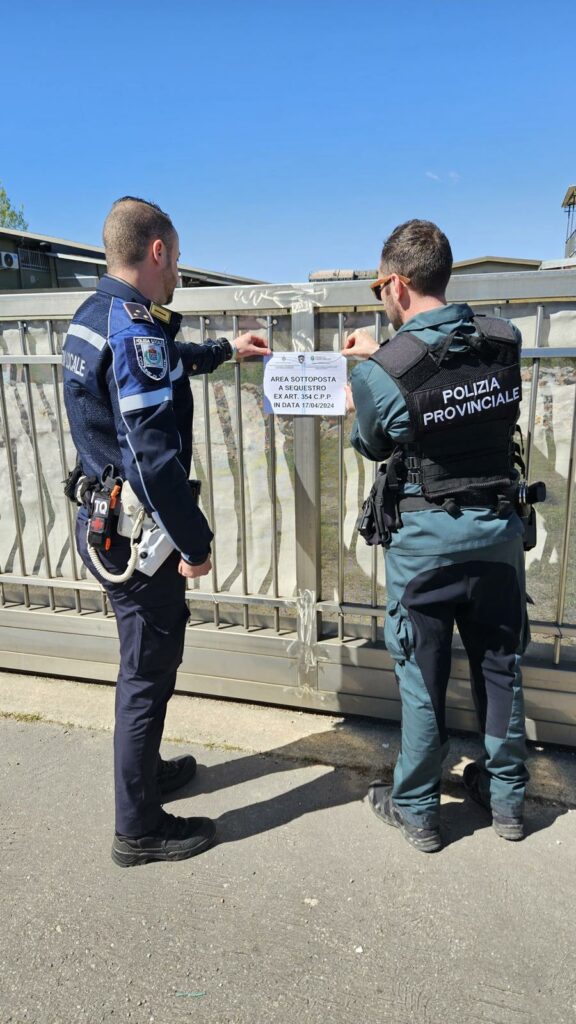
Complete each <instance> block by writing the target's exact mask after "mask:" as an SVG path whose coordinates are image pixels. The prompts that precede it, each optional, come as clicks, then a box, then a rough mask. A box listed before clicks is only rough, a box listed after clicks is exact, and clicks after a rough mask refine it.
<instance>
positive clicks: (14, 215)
mask: <svg viewBox="0 0 576 1024" xmlns="http://www.w3.org/2000/svg"><path fill="white" fill-rule="evenodd" d="M0 226H1V227H4V228H20V230H21V231H27V230H28V221H26V220H25V219H24V209H23V207H22V206H21V207H20V209H19V210H17V209H16V208H15V207H14V206H13V205H12V203H11V202H10V199H9V198H8V195H7V193H6V189H5V188H4V187H3V186H2V184H0Z"/></svg>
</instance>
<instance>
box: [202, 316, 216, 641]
mask: <svg viewBox="0 0 576 1024" xmlns="http://www.w3.org/2000/svg"><path fill="white" fill-rule="evenodd" d="M205 341H206V318H205V317H203V316H201V317H200V343H201V344H202V345H204V343H205ZM202 388H203V397H204V443H205V445H206V476H207V477H208V515H209V518H210V523H211V524H212V525H213V524H214V473H213V469H212V440H211V435H210V392H209V390H208V376H207V374H204V376H203V378H202ZM211 558H212V590H213V592H214V594H217V593H218V561H217V543H216V536H214V540H213V541H212V555H211ZM214 625H215V626H216V629H218V628H219V626H220V606H219V604H218V602H217V601H215V602H214Z"/></svg>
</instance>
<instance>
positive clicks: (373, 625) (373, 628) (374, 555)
mask: <svg viewBox="0 0 576 1024" xmlns="http://www.w3.org/2000/svg"><path fill="white" fill-rule="evenodd" d="M374 336H375V338H376V341H377V342H378V344H380V340H381V337H382V314H381V313H380V312H378V313H376V314H375V316H374ZM377 472H378V463H377V462H375V463H374V464H373V466H372V483H374V481H375V480H376V474H377ZM370 555H371V558H370V563H371V564H370V605H371V607H372V608H376V605H377V603H378V556H379V551H378V546H377V545H376V544H374V545H372V548H371V551H370ZM370 639H371V640H372V643H373V644H375V643H376V642H377V640H378V621H377V619H376V618H374V617H373V618H371V619H370Z"/></svg>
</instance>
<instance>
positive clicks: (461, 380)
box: [371, 316, 522, 504]
mask: <svg viewBox="0 0 576 1024" xmlns="http://www.w3.org/2000/svg"><path fill="white" fill-rule="evenodd" d="M473 323H474V327H475V329H476V331H477V335H478V336H477V337H476V336H470V335H468V334H464V333H459V332H458V331H456V332H454V333H452V334H450V335H448V337H447V338H446V340H445V341H444V342H443V344H442V345H441V346H439V347H438V348H435V349H433V350H431V348H430V346H429V345H426V344H425V343H424V342H423V341H421V340H420V339H419V338H418V337H416V335H414V334H410V333H408V332H406V333H404V332H401V333H400V334H397V335H396V336H395V337H394V338H392V340H391V341H389V342H387V343H386V344H384V345H382V346H381V348H380V349H379V350H378V352H375V353H374V355H373V356H371V359H372V360H373V361H374V362H376V363H378V365H379V366H381V367H382V368H383V369H384V370H385V371H386V373H388V374H389V375H390V376H391V377H392V379H393V380H394V381H395V382H396V384H397V385H398V387H399V389H400V391H401V392H402V395H403V397H404V400H405V402H406V406H407V409H408V413H409V416H410V425H411V428H412V431H413V434H414V442H413V443H410V444H406V445H402V446H401V452H402V460H401V461H402V462H403V471H402V474H401V480H403V481H408V482H410V483H415V484H419V485H420V486H421V488H422V493H423V494H424V496H425V497H426V498H427V499H428V500H429V501H432V502H434V501H440V503H442V501H443V499H447V498H451V497H455V500H456V501H458V502H459V504H463V503H464V502H466V501H470V502H474V500H475V499H477V498H478V497H482V496H484V497H485V500H486V502H487V503H488V504H490V503H492V502H494V503H496V502H497V501H498V500H499V499H501V498H502V497H504V496H507V495H509V494H510V491H511V487H512V485H513V484H514V481H515V479H516V473H515V471H514V441H513V435H514V428H515V424H516V421H517V419H518V413H519V408H520V400H521V397H522V383H521V377H520V352H519V345H518V340H517V337H516V334H515V332H514V330H513V328H512V327H511V325H510V324H509V323H507V322H506V321H505V320H500V319H497V318H495V317H487V316H474V318H473ZM456 340H457V341H459V342H461V343H462V344H463V345H464V346H466V347H465V349H464V350H463V351H459V352H454V351H449V347H450V344H451V343H452V342H453V341H456ZM398 468H399V469H400V467H398Z"/></svg>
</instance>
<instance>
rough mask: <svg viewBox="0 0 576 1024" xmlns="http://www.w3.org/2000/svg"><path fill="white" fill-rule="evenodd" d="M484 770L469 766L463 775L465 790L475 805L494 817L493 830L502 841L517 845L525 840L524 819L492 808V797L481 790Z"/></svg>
mask: <svg viewBox="0 0 576 1024" xmlns="http://www.w3.org/2000/svg"><path fill="white" fill-rule="evenodd" d="M484 774H486V773H484ZM481 776H482V769H481V768H479V767H478V765H477V764H467V765H466V767H465V769H464V772H463V774H462V779H463V782H464V789H465V790H466V791H467V793H468V794H469V795H470V796H471V798H472V800H474V802H475V803H477V804H479V806H480V807H483V808H484V810H485V811H487V812H488V814H490V815H491V816H492V828H493V829H494V831H495V832H496V835H498V836H500V838H501V839H508V840H509V842H512V843H517V842H519V840H520V839H524V819H523V817H522V815H520V814H518V815H516V814H510V815H507V814H498V813H497V812H495V811H493V810H492V808H491V806H490V797H489V796H488V794H487V793H485V792H484V790H483V789H482V788H481V784H480V778H481Z"/></svg>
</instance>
